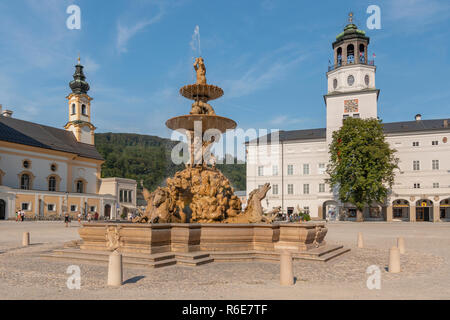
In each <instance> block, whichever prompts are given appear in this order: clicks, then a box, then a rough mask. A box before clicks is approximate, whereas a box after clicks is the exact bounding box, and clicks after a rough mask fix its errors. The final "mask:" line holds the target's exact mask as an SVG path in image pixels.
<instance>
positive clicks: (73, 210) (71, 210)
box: [70, 204, 77, 212]
mask: <svg viewBox="0 0 450 320" xmlns="http://www.w3.org/2000/svg"><path fill="white" fill-rule="evenodd" d="M75 211H77V206H76V205H74V204H72V205H71V206H70V212H75Z"/></svg>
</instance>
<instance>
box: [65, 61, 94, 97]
mask: <svg viewBox="0 0 450 320" xmlns="http://www.w3.org/2000/svg"><path fill="white" fill-rule="evenodd" d="M83 68H84V67H83V66H82V65H81V59H80V54H78V64H77V65H76V66H75V73H74V74H73V80H72V81H70V83H69V86H70V89H72V92H73V93H75V94H87V92H88V91H89V89H90V87H89V83H87V82H86V81H85V80H86V76H85V75H84V72H83Z"/></svg>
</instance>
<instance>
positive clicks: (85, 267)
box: [0, 222, 450, 299]
mask: <svg viewBox="0 0 450 320" xmlns="http://www.w3.org/2000/svg"><path fill="white" fill-rule="evenodd" d="M328 228H329V231H328V235H327V237H326V239H327V240H328V242H329V243H340V244H343V245H345V246H346V247H350V248H351V249H352V250H351V251H350V252H349V253H347V254H345V255H343V256H341V257H339V258H336V259H333V260H332V261H329V262H327V263H321V262H307V261H297V262H295V263H294V276H295V277H296V278H297V280H296V283H295V285H294V286H292V287H281V286H280V285H279V265H278V264H277V263H267V262H240V263H212V264H207V265H204V266H199V267H184V266H170V267H166V268H162V269H142V268H134V267H133V268H127V267H126V268H125V269H124V280H125V284H124V285H123V286H122V287H120V288H108V287H107V286H106V277H107V267H106V266H105V265H101V264H95V263H80V262H75V261H74V262H70V261H69V262H68V261H53V260H46V259H42V258H41V257H40V255H41V254H42V253H44V252H50V251H51V250H53V249H56V248H60V247H61V246H62V244H63V243H64V242H66V241H69V240H75V239H78V238H79V237H78V232H77V229H78V224H77V223H76V222H75V223H72V225H71V227H70V228H65V227H64V225H63V223H61V222H24V223H16V222H0V295H1V297H2V299H449V298H450V286H449V284H450V268H449V265H450V250H449V248H450V223H447V224H445V223H438V224H431V223H414V224H411V223H369V222H366V223H362V224H361V223H330V224H328ZM23 231H29V232H30V233H31V242H32V245H31V246H29V247H26V248H24V247H21V245H20V244H21V239H22V232H23ZM358 232H363V236H364V243H365V248H364V249H358V248H356V246H355V245H356V237H357V233H358ZM397 236H403V237H404V238H405V242H406V249H407V252H406V254H405V255H402V257H401V260H402V261H401V262H402V272H401V273H399V274H390V273H388V272H386V270H385V268H386V267H387V263H388V255H389V248H390V247H391V246H393V245H395V243H396V237H397ZM71 264H76V265H79V266H80V269H81V289H80V290H69V289H68V288H67V285H66V281H67V279H68V277H69V274H67V273H66V270H67V267H68V266H69V265H71ZM370 265H376V266H379V267H380V269H381V279H382V282H381V290H369V289H368V288H367V286H366V281H367V277H368V275H367V274H366V269H367V267H368V266H370Z"/></svg>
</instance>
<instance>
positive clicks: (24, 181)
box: [20, 173, 30, 190]
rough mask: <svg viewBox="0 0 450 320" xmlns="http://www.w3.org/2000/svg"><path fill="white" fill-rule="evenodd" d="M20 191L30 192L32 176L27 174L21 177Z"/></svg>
mask: <svg viewBox="0 0 450 320" xmlns="http://www.w3.org/2000/svg"><path fill="white" fill-rule="evenodd" d="M20 189H22V190H30V176H29V175H28V174H26V173H24V174H22V176H21V177H20Z"/></svg>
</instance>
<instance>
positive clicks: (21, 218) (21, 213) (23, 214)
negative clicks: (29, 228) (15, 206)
mask: <svg viewBox="0 0 450 320" xmlns="http://www.w3.org/2000/svg"><path fill="white" fill-rule="evenodd" d="M19 212H20V220H21V221H22V222H23V221H24V220H25V211H23V210H20V211H19Z"/></svg>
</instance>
